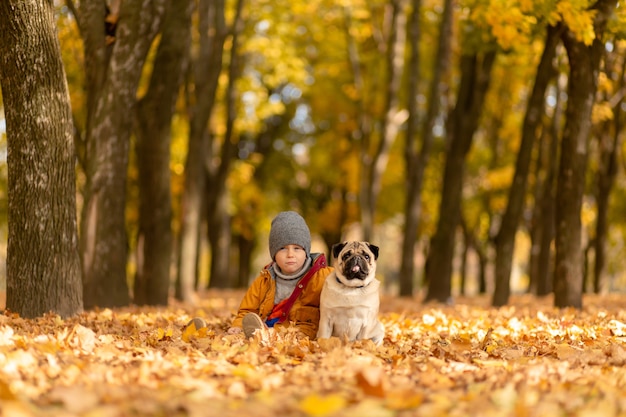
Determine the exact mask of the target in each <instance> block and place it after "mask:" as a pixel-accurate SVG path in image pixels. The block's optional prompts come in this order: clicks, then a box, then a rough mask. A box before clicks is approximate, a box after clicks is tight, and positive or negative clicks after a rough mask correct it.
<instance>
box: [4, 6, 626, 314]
mask: <svg viewBox="0 0 626 417" xmlns="http://www.w3.org/2000/svg"><path fill="white" fill-rule="evenodd" d="M141 5H142V3H141V2H138V1H134V0H129V1H124V2H121V1H119V0H95V1H90V2H76V3H74V2H73V1H67V2H65V3H61V2H57V4H56V12H57V14H56V24H57V33H58V36H59V39H60V45H61V54H62V58H63V62H64V64H65V70H66V74H67V82H68V86H69V89H70V94H71V106H72V113H73V119H74V131H75V141H76V149H77V161H78V163H77V175H78V179H77V184H76V190H75V191H76V195H77V201H78V206H79V210H80V218H81V222H80V228H79V231H78V233H79V236H80V241H81V258H82V266H83V268H82V269H83V271H82V276H83V283H84V303H85V307H87V308H91V307H94V306H101V307H104V306H117V305H125V304H128V303H130V302H134V303H138V304H164V303H167V298H168V295H174V296H176V297H177V298H179V299H181V300H186V301H192V300H193V298H194V295H195V293H196V292H197V291H200V290H202V289H203V288H206V287H207V286H208V287H213V288H228V287H245V286H247V284H248V281H249V279H250V278H251V277H253V276H254V275H256V273H257V270H258V268H260V267H262V266H263V265H264V264H265V263H267V262H269V257H268V254H267V248H266V239H267V233H268V232H269V222H270V220H271V219H272V217H273V216H274V215H275V214H276V213H277V212H278V211H281V210H287V209H293V210H297V211H299V212H301V213H302V215H303V216H304V217H305V218H306V219H307V221H308V223H309V226H310V227H311V230H312V232H313V234H314V236H316V238H317V239H316V240H315V242H314V249H315V250H322V251H328V249H329V247H330V246H331V245H332V244H333V243H335V242H337V241H341V240H344V239H367V240H371V241H372V242H374V243H376V244H378V245H379V246H381V257H380V263H379V274H380V277H381V279H383V281H384V283H385V286H386V288H387V289H388V290H389V291H391V292H395V293H398V294H400V295H403V296H421V295H422V293H423V294H424V295H425V298H426V300H433V301H439V302H447V301H449V300H451V299H452V297H454V295H456V294H461V293H463V294H476V293H490V294H492V296H493V303H494V305H505V304H506V303H507V302H508V297H509V295H510V294H511V293H512V292H520V291H530V292H532V293H535V294H537V295H545V294H549V293H550V292H552V290H553V289H554V290H555V291H556V294H555V295H556V297H555V302H556V304H557V305H559V306H568V305H571V306H577V307H580V305H581V297H582V292H583V290H585V289H586V290H590V291H596V292H600V291H611V290H617V289H623V288H624V287H625V286H626V276H625V275H624V274H623V272H622V271H623V270H625V267H626V265H624V261H623V256H620V253H621V252H622V251H623V246H624V236H625V235H624V232H625V230H624V226H625V225H626V223H625V222H624V220H623V218H622V216H620V213H621V212H623V207H622V205H623V204H624V201H626V196H625V195H624V189H625V188H626V187H625V186H624V183H625V181H624V172H623V171H624V170H623V169H622V168H623V166H624V147H623V143H622V140H621V138H622V137H623V135H624V128H623V126H624V118H625V117H626V112H625V109H624V100H623V97H624V91H625V87H624V81H625V80H624V66H625V62H624V56H626V54H625V52H626V42H625V40H624V38H625V35H626V13H625V12H624V9H625V7H624V4H623V2H620V1H616V0H599V1H597V2H591V1H578V2H572V1H570V0H564V1H558V2H555V3H545V2H524V1H515V0H513V1H507V2H501V1H495V0H457V1H453V0H447V1H445V0H442V1H433V0H373V1H365V0H345V1H341V2H336V1H330V0H308V1H301V0H295V1H282V0H281V1H275V0H273V1H270V0H197V1H189V2H187V1H184V2H164V1H156V2H151V3H150V7H149V8H148V9H146V8H143V7H142V6H141ZM572 80H576V81H572ZM2 103H4V104H6V102H2ZM572 103H574V104H572ZM5 112H6V109H5ZM0 127H2V125H0ZM4 134H5V133H3V135H4ZM11 134H12V132H11V131H7V132H6V135H8V136H9V137H11ZM4 169H5V171H6V168H4ZM11 169H12V167H11V166H10V165H9V166H8V170H9V172H11ZM2 189H4V190H5V192H4V195H6V189H7V187H6V185H5V186H4V187H2V185H1V183H0V192H1V190H2ZM0 195H2V194H0ZM10 199H11V196H10V195H9V200H10ZM0 215H1V212H0ZM2 219H4V221H3V222H2V223H4V224H6V216H2V217H0V220H2Z"/></svg>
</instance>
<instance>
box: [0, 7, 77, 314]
mask: <svg viewBox="0 0 626 417" xmlns="http://www.w3.org/2000/svg"><path fill="white" fill-rule="evenodd" d="M0 86H1V87H2V100H3V103H4V109H5V112H6V114H5V117H6V126H7V143H8V146H7V147H8V150H7V152H8V155H7V164H8V218H9V235H8V249H7V308H8V309H9V310H10V311H13V312H16V313H18V314H19V315H21V316H23V317H28V318H31V317H37V316H42V315H44V314H45V313H48V312H50V311H52V312H54V313H57V314H59V315H60V316H62V317H67V316H71V315H74V314H76V313H79V312H80V311H81V310H82V305H83V300H82V283H81V268H80V257H79V252H78V232H77V224H76V174H75V164H76V158H75V153H74V142H73V140H74V129H73V122H72V113H71V108H70V98H69V93H68V87H67V83H66V78H65V70H64V68H63V62H62V60H61V48H60V45H59V41H58V39H57V35H56V28H55V24H54V10H53V6H52V3H51V2H48V1H36V0H31V1H16V0H10V1H4V2H1V3H0Z"/></svg>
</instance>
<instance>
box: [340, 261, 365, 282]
mask: <svg viewBox="0 0 626 417" xmlns="http://www.w3.org/2000/svg"><path fill="white" fill-rule="evenodd" d="M369 270H370V266H369V264H368V263H367V261H366V260H365V259H363V258H362V257H360V256H353V257H352V258H350V259H348V260H347V261H346V262H345V263H344V266H343V275H344V276H345V277H346V278H347V279H360V280H361V281H363V280H364V279H366V278H367V276H368V275H369Z"/></svg>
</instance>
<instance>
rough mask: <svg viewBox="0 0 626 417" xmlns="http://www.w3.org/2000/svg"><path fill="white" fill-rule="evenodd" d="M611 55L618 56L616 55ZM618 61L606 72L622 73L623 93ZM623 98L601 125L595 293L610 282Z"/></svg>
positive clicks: (616, 102)
mask: <svg viewBox="0 0 626 417" xmlns="http://www.w3.org/2000/svg"><path fill="white" fill-rule="evenodd" d="M611 55H615V58H617V56H616V55H617V53H616V52H613V53H612V54H611ZM615 61H616V62H611V63H607V64H606V66H607V67H609V68H607V70H606V72H607V73H616V74H620V75H619V78H618V79H617V80H615V81H616V84H617V85H618V86H619V89H620V90H623V89H624V88H625V85H624V84H625V77H624V74H625V69H626V65H625V64H624V62H623V60H622V62H621V66H622V68H621V71H620V70H619V69H618V68H611V67H613V66H614V65H619V64H618V62H619V61H620V60H619V59H616V60H615ZM623 103H624V99H623V95H622V96H620V98H619V99H618V100H615V103H611V104H612V108H613V114H614V115H615V117H614V118H613V120H609V121H606V122H604V123H603V124H602V126H603V129H602V131H601V132H600V133H599V136H600V138H599V139H600V166H599V167H598V169H599V172H598V191H597V197H596V201H597V206H598V209H597V210H598V216H597V219H596V238H595V240H594V251H595V263H594V267H593V291H594V292H595V293H596V294H600V293H603V292H606V291H607V290H608V283H607V282H606V277H605V275H606V242H607V239H608V236H607V234H608V228H609V196H610V195H611V191H612V190H613V186H614V184H615V178H616V176H617V172H618V169H617V168H618V162H617V159H618V153H619V152H620V134H621V130H622V129H621V118H620V117H619V114H620V112H621V108H622V106H623Z"/></svg>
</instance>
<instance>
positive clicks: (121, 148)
mask: <svg viewBox="0 0 626 417" xmlns="http://www.w3.org/2000/svg"><path fill="white" fill-rule="evenodd" d="M120 4H121V5H120ZM164 4H165V1H164V0H155V1H150V2H148V1H146V0H144V1H140V0H134V1H133V0H127V1H124V2H119V3H115V5H116V7H117V6H119V7H120V9H119V10H111V13H110V15H109V16H105V15H104V9H105V7H103V3H101V2H81V3H80V10H79V14H78V16H77V21H78V22H79V25H80V29H81V34H82V36H83V40H84V47H85V62H86V66H87V82H88V99H87V101H88V109H87V111H88V116H87V132H86V156H85V173H86V185H85V197H84V201H85V204H84V206H83V211H82V216H81V252H82V262H83V284H84V302H85V307H86V308H92V307H96V306H99V307H116V306H124V305H127V304H128V303H129V301H130V297H129V291H128V285H127V283H126V263H127V255H128V241H127V236H126V224H125V209H126V171H127V168H128V150H129V139H130V134H131V130H132V123H133V115H134V109H135V105H136V91H137V86H138V84H139V78H140V77H141V72H142V69H143V63H144V62H145V59H146V56H147V54H148V50H149V49H150V46H151V45H152V41H153V40H154V37H155V36H156V34H157V29H158V28H159V26H160V24H159V22H160V19H161V18H162V15H163V10H164ZM105 18H108V19H109V20H110V21H115V22H116V25H115V31H114V33H113V32H112V35H109V36H111V37H110V38H109V39H108V40H107V39H106V38H105V33H104V30H103V26H104V22H105ZM129 63H132V65H129Z"/></svg>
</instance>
